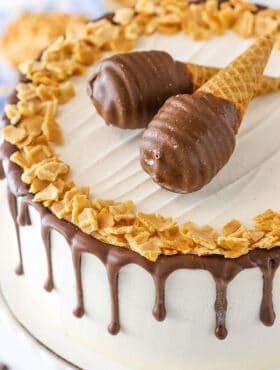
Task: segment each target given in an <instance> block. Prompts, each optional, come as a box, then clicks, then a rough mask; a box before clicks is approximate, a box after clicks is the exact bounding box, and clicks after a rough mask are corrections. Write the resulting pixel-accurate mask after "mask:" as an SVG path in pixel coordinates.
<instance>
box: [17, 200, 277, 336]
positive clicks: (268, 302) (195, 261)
mask: <svg viewBox="0 0 280 370" xmlns="http://www.w3.org/2000/svg"><path fill="white" fill-rule="evenodd" d="M23 202H26V203H27V204H28V205H30V206H33V207H34V208H35V209H36V210H37V211H39V213H40V215H41V220H42V225H43V226H42V227H43V228H46V230H47V231H45V235H48V234H49V232H50V231H51V230H56V231H58V232H59V233H60V234H61V235H62V236H64V238H65V239H66V241H67V242H68V244H69V246H70V247H71V250H72V257H73V266H74V273H75V277H76V289H77V307H76V309H75V310H74V312H73V313H74V315H75V316H77V317H81V316H83V314H84V302H83V287H82V279H81V257H82V254H83V253H90V254H93V255H95V256H96V257H97V258H98V259H100V261H101V262H102V263H103V264H104V266H105V267H106V269H107V275H108V281H109V287H110V295H111V313H112V318H111V322H110V324H109V326H108V330H109V332H110V333H111V334H117V333H118V332H119V330H120V319H119V302H118V289H119V288H118V276H119V272H120V270H121V268H122V267H124V266H126V265H128V264H131V263H134V264H137V265H139V266H141V267H142V268H143V269H144V270H146V271H147V272H148V273H150V274H151V276H152V277H153V279H154V281H155V287H156V289H155V290H156V295H155V296H156V303H155V307H154V309H153V314H154V316H155V318H156V319H157V320H159V321H162V320H164V319H165V316H166V309H165V303H164V301H165V298H164V295H165V293H164V292H165V283H166V280H167V278H168V276H169V275H170V274H171V273H172V272H174V271H176V270H177V269H202V270H207V271H209V272H210V274H211V275H212V276H213V278H214V280H215V282H216V289H217V293H216V301H215V311H216V329H215V333H216V335H217V337H218V338H219V339H224V338H225V337H226V335H227V329H226V325H225V319H226V309H227V299H226V293H227V286H228V284H229V283H230V282H231V281H232V280H233V278H234V277H235V276H236V275H237V274H238V273H239V272H240V271H242V270H243V269H248V268H254V267H260V268H261V269H262V271H263V274H264V290H263V299H262V305H261V320H262V321H263V322H264V323H266V324H267V325H268V324H269V325H271V324H272V323H273V320H272V319H274V310H273V303H272V280H273V277H274V274H275V271H276V270H277V268H278V266H279V264H280V248H279V247H278V248H273V249H272V250H254V251H251V252H250V253H248V255H246V256H242V257H239V258H237V259H234V260H231V259H225V258H224V257H221V256H210V257H207V256H206V257H199V256H194V255H177V256H172V257H167V256H160V257H159V259H158V261H156V262H150V261H148V260H146V259H145V258H144V257H142V256H140V255H139V254H137V253H135V252H132V251H130V250H127V249H122V248H119V247H114V246H111V245H108V244H105V243H103V242H101V241H99V240H97V239H94V238H92V237H90V236H89V235H86V234H84V233H82V232H81V231H80V230H78V229H77V228H76V227H75V226H74V225H73V224H70V223H68V222H66V221H63V220H59V219H58V218H56V217H55V216H54V215H52V214H51V213H50V212H49V211H48V210H47V209H46V208H44V207H43V206H42V205H41V204H39V203H35V202H33V201H32V196H31V195H26V196H24V197H23ZM268 261H269V262H268ZM47 262H48V266H49V267H48V271H52V261H51V259H50V258H48V260H47ZM271 313H273V314H271Z"/></svg>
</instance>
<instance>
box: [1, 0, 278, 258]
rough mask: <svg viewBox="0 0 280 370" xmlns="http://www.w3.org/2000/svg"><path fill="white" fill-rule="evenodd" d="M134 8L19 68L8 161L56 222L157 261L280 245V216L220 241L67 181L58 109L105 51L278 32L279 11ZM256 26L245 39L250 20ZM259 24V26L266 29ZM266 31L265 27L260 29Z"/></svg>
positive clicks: (82, 29)
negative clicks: (174, 36) (146, 41)
mask: <svg viewBox="0 0 280 370" xmlns="http://www.w3.org/2000/svg"><path fill="white" fill-rule="evenodd" d="M135 9H136V11H135V10H134V9H129V8H126V9H120V10H119V11H117V12H116V14H115V17H114V23H111V22H110V21H108V20H106V19H102V20H99V21H97V22H90V23H88V24H86V25H85V24H75V25H74V26H72V27H71V28H69V29H68V30H67V32H66V37H65V38H59V39H58V40H56V41H55V42H54V43H53V44H51V45H50V46H49V47H48V48H47V49H46V50H45V51H44V52H43V53H42V55H41V58H40V60H35V61H28V62H25V63H24V64H22V65H21V67H20V70H21V72H22V73H23V74H24V75H25V77H26V78H27V81H24V82H20V83H19V84H18V86H17V98H18V102H17V103H15V104H8V105H6V108H5V112H6V116H7V118H8V119H9V123H10V124H9V125H8V126H6V127H5V128H4V129H3V131H2V134H3V136H4V138H5V140H7V141H8V142H10V143H12V144H14V145H16V146H17V148H18V151H17V152H15V153H14V154H13V155H12V156H11V160H12V161H13V162H15V163H17V164H18V165H19V166H20V167H22V168H23V175H22V181H23V182H24V183H26V184H28V185H30V192H31V193H34V194H35V196H34V200H35V201H37V202H42V203H43V205H44V206H45V207H47V208H49V209H50V210H51V212H53V213H54V214H55V215H56V216H57V217H58V218H63V219H66V220H67V221H70V222H72V223H74V224H75V225H77V226H78V227H79V228H80V229H81V230H82V231H83V232H85V233H87V234H90V235H92V236H93V237H96V238H98V239H100V240H102V241H105V242H107V243H110V244H113V245H117V246H121V247H126V248H130V249H132V250H134V251H136V252H138V253H140V254H142V255H143V256H145V257H146V258H148V259H150V260H152V261H154V260H156V259H157V257H158V256H159V255H160V254H166V255H173V254H178V253H184V254H187V253H192V254H198V255H208V254H220V255H224V256H225V257H230V258H235V257H238V256H240V255H242V254H246V253H248V251H249V250H251V249H254V248H271V247H273V246H275V245H276V244H277V243H278V241H279V236H278V234H277V225H279V222H280V215H279V214H278V213H275V212H273V211H271V210H268V211H266V212H265V213H263V214H262V215H259V216H257V217H256V219H255V221H256V225H255V227H253V228H251V229H247V228H246V227H245V226H244V225H241V223H240V222H239V221H237V220H232V221H229V223H228V224H227V225H225V227H224V228H223V234H222V235H219V234H218V233H217V231H216V230H214V229H213V228H212V227H210V226H208V225H207V226H203V227H200V226H197V225H195V224H193V223H192V222H186V223H184V224H182V225H178V224H177V222H176V221H175V220H174V219H173V218H171V217H170V218H165V217H163V216H161V215H159V214H146V213H143V212H138V213H136V214H135V212H134V204H133V202H132V201H127V202H117V201H110V200H100V199H94V200H92V199H91V197H90V194H89V189H88V188H87V187H85V188H78V187H77V186H76V185H75V183H73V182H71V181H68V180H67V177H68V174H69V170H70V167H69V166H68V165H67V164H66V163H64V162H63V161H62V160H60V159H59V158H58V157H57V155H56V154H55V152H54V148H53V146H52V143H53V144H58V145H59V144H61V143H62V133H61V130H60V127H59V124H58V122H57V119H58V118H57V113H58V108H59V105H61V104H64V103H66V102H67V101H69V100H70V99H71V98H72V97H73V96H74V94H75V91H74V86H73V83H72V81H70V80H69V78H70V77H71V76H73V75H75V74H81V73H83V72H84V70H85V68H86V67H87V66H89V65H92V64H93V63H94V62H95V61H96V60H97V59H98V58H99V57H100V56H101V54H102V53H103V52H104V51H107V50H112V51H115V52H119V51H128V50H130V49H131V48H132V47H133V45H134V43H135V42H136V40H137V39H138V38H139V37H140V36H141V35H143V34H152V33H154V32H155V31H160V32H166V33H174V32H177V31H180V30H183V31H185V32H186V33H188V34H190V35H191V36H192V37H193V38H195V39H199V38H209V37H211V36H213V35H215V34H219V33H221V32H222V31H223V30H226V29H229V28H233V29H234V30H235V31H237V32H238V33H240V34H242V35H243V36H251V35H253V34H256V35H259V34H260V33H261V34H264V33H266V32H267V31H270V30H271V29H272V28H273V27H275V25H276V23H277V19H279V11H278V10H272V9H269V10H268V9H267V10H262V11H259V12H258V8H257V7H256V6H255V5H253V4H246V3H242V2H239V1H231V2H229V3H228V2H227V3H224V4H222V5H221V6H218V3H217V2H216V1H207V2H206V3H205V4H199V5H194V4H191V2H190V4H187V2H186V1H175V0H173V1H172V0H170V1H159V2H154V1H152V2H151V1H139V2H138V3H137V5H136V8H135ZM249 18H250V19H253V20H254V22H253V23H254V24H255V25H258V26H254V27H252V28H251V29H250V31H248V28H246V34H245V32H244V31H243V26H244V24H245V22H246V25H247V24H248V22H247V21H248V19H249ZM261 24H262V26H261ZM261 27H263V28H261Z"/></svg>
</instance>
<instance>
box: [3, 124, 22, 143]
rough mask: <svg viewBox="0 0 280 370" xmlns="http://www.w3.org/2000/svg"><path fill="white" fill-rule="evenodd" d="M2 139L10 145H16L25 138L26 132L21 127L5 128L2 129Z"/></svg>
mask: <svg viewBox="0 0 280 370" xmlns="http://www.w3.org/2000/svg"><path fill="white" fill-rule="evenodd" d="M2 136H3V138H4V139H5V140H6V141H8V142H9V143H11V144H17V143H18V142H20V141H21V140H23V139H25V138H26V136H27V131H26V130H25V129H24V128H23V127H14V126H11V125H9V126H6V127H4V128H3V129H2Z"/></svg>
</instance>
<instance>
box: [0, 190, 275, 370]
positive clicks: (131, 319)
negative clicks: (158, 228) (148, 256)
mask: <svg viewBox="0 0 280 370" xmlns="http://www.w3.org/2000/svg"><path fill="white" fill-rule="evenodd" d="M3 185H4V184H0V201H1V209H0V217H1V234H0V256H1V258H0V281H1V289H2V291H3V294H4V296H5V298H6V300H7V302H8V304H9V306H10V307H11V309H12V311H13V312H14V314H15V315H16V317H17V318H18V320H19V321H20V322H21V323H22V324H23V325H24V326H25V327H27V328H28V330H29V331H30V332H31V333H32V334H33V335H34V336H35V337H36V338H38V339H39V340H40V341H41V342H42V343H44V344H45V345H46V346H47V347H48V348H50V349H51V350H53V351H54V352H55V353H57V354H59V355H60V356H62V357H63V358H65V359H67V360H69V361H71V362H72V363H74V364H76V365H77V366H78V367H79V368H82V369H85V370H92V369H98V370H163V369H164V370H224V369H226V370H237V369H238V370H252V369H254V370H264V369H265V370H275V369H276V368H277V366H278V365H279V341H280V270H279V271H278V272H277V273H276V276H275V279H274V308H275V312H276V315H277V317H276V320H275V323H274V325H273V326H272V327H270V328H267V327H265V326H264V325H263V324H262V323H261V322H260V320H259V308H260V302H261V294H262V276H261V272H260V270H259V269H251V270H244V271H243V272H242V273H240V275H238V276H237V277H236V278H235V279H234V280H233V282H232V283H231V284H230V285H229V287H228V296H227V298H228V312H227V320H226V321H227V328H228V332H229V333H228V337H227V338H226V339H225V340H223V341H220V340H218V339H217V338H216V337H215V335H214V328H215V313H214V300H215V284H214V281H213V279H212V278H211V276H210V274H209V273H207V272H206V271H199V270H178V271H176V272H175V273H173V274H172V275H171V276H170V277H169V279H168V280H167V286H166V307H167V317H166V320H165V321H163V322H157V321H156V320H155V319H154V317H153V316H152V308H153V305H154V299H155V297H154V285H153V281H152V278H151V277H150V276H149V275H148V274H147V272H146V271H144V270H142V269H141V268H140V267H138V266H136V265H129V266H127V267H125V268H124V269H123V270H121V273H120V279H119V303H120V319H121V331H120V333H119V334H118V335H117V336H112V335H110V334H108V332H107V329H106V328H107V325H108V324H109V322H110V318H111V316H110V315H111V313H110V309H111V305H110V298H109V289H108V282H107V277H106V271H105V268H104V267H103V265H102V264H101V262H100V261H99V260H98V259H97V258H95V257H94V256H92V255H89V254H84V255H83V258H82V271H83V274H82V276H83V288H84V299H85V308H86V315H85V316H84V317H83V318H81V319H77V318H76V317H74V316H73V314H72V309H73V308H74V307H75V305H76V292H75V283H74V273H73V267H72V259H71V253H70V249H69V246H68V245H67V244H66V242H65V240H64V239H63V237H61V236H60V235H58V234H57V233H55V232H54V233H52V260H53V272H54V282H55V290H54V291H53V292H51V293H47V292H46V291H45V290H44V289H43V284H44V281H45V279H46V274H47V265H46V257H45V251H44V246H43V244H42V241H41V236H40V220H39V216H38V214H37V213H36V211H34V210H32V209H31V217H32V226H30V227H25V228H21V239H22V243H23V259H24V269H25V274H24V276H22V277H19V276H17V275H15V272H14V268H15V266H16V265H17V262H18V253H17V246H16V238H15V233H14V228H13V226H12V222H11V219H10V217H7V214H8V209H7V201H6V196H5V192H4V186H3Z"/></svg>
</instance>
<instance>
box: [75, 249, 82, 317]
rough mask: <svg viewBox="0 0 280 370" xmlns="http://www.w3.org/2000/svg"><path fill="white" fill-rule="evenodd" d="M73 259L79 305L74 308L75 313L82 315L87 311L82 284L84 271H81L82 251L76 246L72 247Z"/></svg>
mask: <svg viewBox="0 0 280 370" xmlns="http://www.w3.org/2000/svg"><path fill="white" fill-rule="evenodd" d="M72 260H73V266H74V272H75V279H76V291H77V293H76V294H77V306H76V308H75V309H74V310H73V314H74V316H76V317H82V316H83V315H84V313H85V308H84V296H83V286H82V273H81V263H82V259H81V252H80V251H78V250H77V249H75V248H72Z"/></svg>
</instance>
